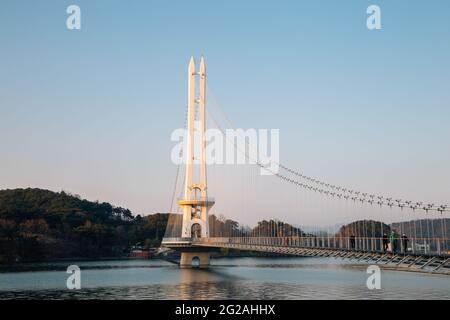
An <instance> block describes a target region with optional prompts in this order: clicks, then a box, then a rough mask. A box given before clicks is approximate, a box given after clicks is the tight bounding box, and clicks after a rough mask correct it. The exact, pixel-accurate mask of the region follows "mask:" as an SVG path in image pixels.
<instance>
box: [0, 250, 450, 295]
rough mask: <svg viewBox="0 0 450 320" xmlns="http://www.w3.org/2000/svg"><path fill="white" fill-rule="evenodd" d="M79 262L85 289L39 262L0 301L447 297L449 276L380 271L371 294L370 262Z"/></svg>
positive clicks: (10, 282) (0, 286)
mask: <svg viewBox="0 0 450 320" xmlns="http://www.w3.org/2000/svg"><path fill="white" fill-rule="evenodd" d="M71 263H73V262H71ZM74 264H76V263H74ZM79 265H80V267H81V269H82V288H83V289H82V290H79V291H70V290H67V289H66V288H65V280H66V278H67V274H66V273H65V271H64V268H63V267H64V265H59V266H57V268H56V269H55V265H54V264H52V265H49V266H48V267H49V268H51V270H50V271H48V270H47V271H42V270H40V269H41V268H44V267H45V266H43V265H40V266H39V268H38V270H40V271H36V270H35V269H34V270H33V271H28V272H25V271H24V269H22V272H8V273H0V299H11V298H14V299H183V300H191V299H199V300H202V299H450V277H449V276H442V275H440V276H438V275H427V274H418V273H408V272H395V271H383V273H382V288H383V289H382V290H374V291H370V290H368V289H367V288H366V284H365V283H366V280H367V277H368V275H367V274H366V269H365V266H363V265H353V264H348V263H339V262H338V261H335V260H332V259H301V258H295V259H292V258H290V259H283V258H276V259H274V258H262V259H255V258H235V259H217V260H215V261H214V266H212V267H211V268H208V269H179V268H178V267H177V266H175V265H172V264H169V263H165V262H161V261H109V262H90V263H79Z"/></svg>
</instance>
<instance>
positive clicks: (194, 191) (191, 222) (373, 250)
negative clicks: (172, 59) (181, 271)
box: [162, 57, 450, 273]
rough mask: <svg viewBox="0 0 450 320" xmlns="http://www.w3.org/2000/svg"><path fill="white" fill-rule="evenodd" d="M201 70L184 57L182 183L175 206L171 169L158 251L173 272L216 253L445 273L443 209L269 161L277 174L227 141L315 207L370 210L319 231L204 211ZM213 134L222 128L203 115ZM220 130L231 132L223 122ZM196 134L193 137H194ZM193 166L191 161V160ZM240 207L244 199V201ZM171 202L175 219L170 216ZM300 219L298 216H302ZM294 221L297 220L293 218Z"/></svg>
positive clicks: (449, 260)
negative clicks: (312, 198) (168, 252)
mask: <svg viewBox="0 0 450 320" xmlns="http://www.w3.org/2000/svg"><path fill="white" fill-rule="evenodd" d="M205 100H206V67H205V61H204V58H203V57H202V58H201V60H200V65H199V69H198V71H197V70H196V65H195V61H194V59H193V58H191V60H190V62H189V67H188V105H187V115H186V124H185V126H186V136H185V139H186V141H185V142H186V143H185V149H186V150H183V157H184V158H185V170H184V179H181V182H182V190H181V196H180V197H179V198H178V200H176V201H175V195H176V189H177V185H178V182H179V181H180V179H179V176H180V171H182V170H181V168H180V167H181V165H179V166H178V168H177V174H176V181H175V187H174V191H173V196H172V202H171V209H170V211H169V212H170V213H171V215H170V218H169V222H168V225H167V230H166V234H165V237H164V239H163V242H162V246H163V247H167V248H170V249H173V250H177V251H179V252H181V259H180V266H181V267H191V266H192V263H193V260H194V259H198V260H199V265H200V267H207V266H209V264H210V255H211V253H213V252H215V251H218V250H221V249H234V250H242V251H256V252H265V253H274V254H282V255H292V256H309V257H333V258H339V259H347V260H351V261H355V262H358V263H370V264H381V265H390V266H395V267H399V268H406V269H410V270H424V271H425V270H426V271H429V272H439V273H450V251H449V250H450V246H449V245H450V241H449V239H448V232H449V230H448V226H449V222H450V220H449V212H450V208H449V206H448V205H446V204H435V203H431V202H425V201H413V200H405V199H399V198H396V197H394V196H389V195H381V194H376V193H369V192H365V191H361V190H356V189H355V188H350V187H347V186H342V185H336V184H332V183H328V182H325V181H323V180H321V179H318V178H314V177H311V176H309V175H306V174H304V173H303V172H300V171H299V170H296V169H293V168H291V167H289V166H287V165H285V164H283V163H278V162H277V163H276V167H277V168H279V170H277V171H273V170H272V171H271V169H270V167H271V166H268V165H267V164H263V163H261V162H260V161H259V160H258V159H253V158H252V156H251V153H250V152H248V148H247V147H248V145H247V143H248V142H247V141H246V140H245V139H244V140H245V141H246V142H245V143H246V145H245V146H244V148H242V146H239V145H237V143H235V141H231V142H230V141H228V142H229V143H230V144H232V146H233V147H234V148H235V150H236V151H237V152H240V153H241V154H243V155H244V156H245V158H246V159H248V160H250V162H251V163H252V164H253V166H254V167H259V168H262V169H264V170H268V171H269V172H270V173H271V174H272V175H273V177H275V178H276V179H278V180H279V181H280V182H281V183H283V184H287V185H289V186H291V188H294V189H296V190H299V191H301V192H302V193H311V194H315V195H316V196H319V197H320V198H321V199H322V198H324V200H323V201H327V200H326V199H330V198H331V199H333V201H337V202H345V203H347V204H348V205H351V206H369V207H376V208H378V210H380V211H378V212H379V213H378V214H377V213H376V212H375V213H373V215H372V216H370V217H365V218H364V219H355V218H354V217H343V218H346V220H348V221H347V223H345V224H341V225H340V226H339V228H334V230H327V229H326V228H323V227H315V228H311V227H309V228H305V227H301V226H300V224H294V223H292V224H289V223H287V222H282V221H280V219H269V220H266V219H263V220H261V221H259V222H258V223H257V225H256V226H254V227H248V226H243V225H240V224H239V223H238V222H236V221H234V220H231V219H226V218H223V217H222V218H217V217H216V215H211V214H210V210H211V208H213V206H214V205H215V203H216V200H215V199H213V198H211V197H209V195H208V185H207V171H206V168H207V164H206V151H205V149H206V137H205V130H206V102H205ZM210 117H211V120H212V121H213V122H214V123H215V125H216V127H217V128H218V129H219V130H220V132H222V133H224V131H225V130H224V129H223V127H222V126H221V125H220V124H219V123H218V121H216V120H215V118H214V117H212V115H210ZM226 121H227V125H228V126H229V127H232V128H233V126H232V124H231V121H229V119H228V118H226ZM196 134H197V135H198V139H196V138H195V137H196ZM196 160H197V162H196ZM245 201H246V199H245ZM175 202H176V205H177V208H178V210H180V211H181V213H179V212H178V211H177V213H172V212H173V205H174V203H175ZM387 210H389V211H394V212H397V213H398V212H402V213H405V212H410V213H411V216H409V219H400V217H399V219H398V222H395V223H390V224H388V223H385V222H383V217H384V216H383V214H381V213H384V212H386V211H387ZM305 214H306V213H305ZM299 219H300V220H301V219H302V217H301V216H300V217H299Z"/></svg>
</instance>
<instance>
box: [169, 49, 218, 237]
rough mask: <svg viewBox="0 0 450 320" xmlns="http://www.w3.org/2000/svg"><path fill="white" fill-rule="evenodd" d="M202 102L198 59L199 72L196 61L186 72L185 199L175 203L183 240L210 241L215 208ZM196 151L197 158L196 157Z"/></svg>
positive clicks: (202, 74)
mask: <svg viewBox="0 0 450 320" xmlns="http://www.w3.org/2000/svg"><path fill="white" fill-rule="evenodd" d="M197 80H198V81H197ZM197 84H198V90H197ZM205 98H206V68H205V59H204V58H203V57H201V59H200V66H199V71H198V72H196V67H195V60H194V57H191V60H190V62H189V68H188V112H187V136H186V138H187V144H186V146H187V150H186V180H185V182H184V197H183V198H182V199H179V200H178V201H177V203H178V205H179V206H180V207H181V209H182V210H183V223H182V229H181V233H182V234H181V237H182V238H207V237H209V224H208V211H209V209H210V208H211V207H212V206H213V205H214V200H213V199H210V198H208V186H207V179H206V156H205V148H206V140H205V128H206V124H205V112H206V110H205V108H206V103H205ZM196 116H197V117H198V119H196ZM196 125H197V126H196ZM195 131H197V132H198V133H199V137H200V139H199V141H197V143H199V144H200V145H199V146H196V145H195V142H196V139H195ZM196 150H197V153H198V154H196V153H195V151H196ZM197 159H198V164H197V162H196V163H195V165H198V167H199V168H198V169H199V170H194V160H197ZM195 172H198V174H197V176H195V175H194V173H195Z"/></svg>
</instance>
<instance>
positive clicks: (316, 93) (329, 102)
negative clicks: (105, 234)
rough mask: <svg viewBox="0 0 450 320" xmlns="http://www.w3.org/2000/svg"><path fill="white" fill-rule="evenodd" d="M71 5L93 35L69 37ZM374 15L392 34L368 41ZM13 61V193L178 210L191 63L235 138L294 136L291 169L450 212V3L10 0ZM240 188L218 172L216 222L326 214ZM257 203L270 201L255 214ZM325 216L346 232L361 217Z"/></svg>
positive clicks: (0, 60) (2, 170) (0, 130)
mask: <svg viewBox="0 0 450 320" xmlns="http://www.w3.org/2000/svg"><path fill="white" fill-rule="evenodd" d="M70 4H78V5H79V6H80V7H81V11H82V30H80V31H69V30H67V29H66V26H65V20H66V17H67V14H66V12H65V11H66V7H67V6H68V5H70ZM370 4H377V5H379V6H380V7H381V13H382V30H378V31H369V30H368V29H367V28H366V17H367V15H366V8H367V6H368V5H370ZM0 48H1V50H0V137H1V143H0V153H1V156H0V188H16V187H27V186H32V187H42V188H49V189H52V190H56V191H59V190H61V189H64V190H67V191H69V192H73V193H77V194H80V195H82V196H83V197H86V198H88V199H91V200H96V199H99V200H101V201H108V202H111V203H113V204H115V205H120V206H124V207H129V208H130V209H132V210H133V211H134V212H135V213H141V214H147V213H152V212H157V211H167V210H168V207H169V203H170V195H171V192H172V186H173V181H174V174H175V166H174V165H173V164H172V163H171V162H170V149H171V148H172V146H173V143H171V142H170V134H171V132H172V131H173V130H174V129H176V128H178V127H180V126H182V125H183V118H184V112H185V111H184V110H185V105H186V68H187V62H188V60H189V57H190V56H191V55H195V56H200V55H201V54H203V55H205V57H206V64H207V73H208V86H209V88H210V89H211V90H212V91H213V92H214V96H215V100H217V103H218V104H220V106H221V108H223V109H224V110H226V112H227V114H228V116H229V118H231V119H233V121H234V123H235V124H236V125H237V126H239V127H242V128H268V129H270V128H279V129H280V138H281V150H280V153H281V161H282V162H284V163H286V164H288V165H290V166H291V167H295V168H299V169H300V170H302V171H304V172H305V173H307V174H309V175H312V176H317V177H320V178H322V179H323V180H327V181H330V182H333V183H337V184H344V185H348V186H350V187H354V188H360V189H363V190H367V191H369V192H378V193H385V194H393V195H394V196H396V197H404V198H411V199H412V200H416V199H418V200H425V201H428V200H429V201H437V202H447V203H448V202H450V196H449V195H450V165H449V163H450V147H449V144H450V143H449V141H450V59H449V57H450V2H448V1H446V0H442V1H364V0H358V1H356V0H355V1H245V2H244V1H97V0H95V1H94V0H92V1H75V0H72V1H56V0H55V1H39V2H37V1H31V0H30V1H20V0H19V1H16V0H14V1H12V0H11V1H10V0H7V1H5V0H3V1H2V2H1V4H0ZM211 110H213V109H211ZM231 176H232V175H231V174H229V175H226V177H225V178H228V179H225V178H224V179H221V180H220V184H218V183H217V181H218V180H219V177H220V173H219V171H217V172H215V170H211V176H210V180H209V181H210V182H211V188H210V193H214V192H215V193H216V194H213V196H214V197H215V198H216V201H217V206H216V210H217V213H223V214H227V215H229V216H232V217H235V218H237V219H241V220H244V221H246V222H249V223H250V222H252V221H254V220H255V219H256V217H259V216H263V217H271V216H279V215H277V214H276V210H280V208H282V209H281V210H283V211H284V212H285V213H284V216H286V218H287V219H294V218H293V217H294V215H298V213H299V211H301V210H303V212H306V211H307V212H314V210H319V209H314V208H315V207H317V206H315V205H314V204H315V202H314V201H313V200H310V198H307V199H303V198H302V199H303V200H301V201H300V200H299V199H300V198H298V197H297V195H296V194H292V192H293V191H292V190H291V187H290V186H283V185H278V184H277V182H276V181H271V178H267V179H265V180H264V179H263V178H257V179H258V180H261V179H263V180H262V181H261V184H262V186H261V184H260V185H259V186H257V187H256V186H252V183H253V182H245V183H247V184H248V190H247V191H246V192H248V197H246V199H244V200H239V201H238V200H236V199H237V198H235V197H234V194H233V191H236V190H235V188H233V187H232V183H233V182H232V181H231V178H230V177H231ZM237 176H238V179H247V178H248V177H247V176H246V175H244V174H237ZM252 177H253V176H252ZM214 178H215V180H214ZM254 179H256V178H254ZM247 180H248V179H247ZM235 183H236V184H239V185H242V184H243V183H242V182H236V180H235ZM221 188H222V189H221ZM259 192H262V194H264V198H265V199H264V201H254V204H248V203H247V202H250V201H246V200H248V199H251V198H254V199H259V197H258V196H257V195H258V194H259ZM225 193H227V194H226V195H225ZM239 194H240V195H242V192H240V193H239ZM268 194H270V195H274V197H267V195H268ZM221 197H223V198H222V199H225V198H227V199H228V198H229V199H228V201H222V202H221ZM283 197H286V199H285V201H283V203H282V204H281V203H279V200H280V199H281V198H283ZM301 197H304V195H303V194H302V195H301ZM306 197H307V195H306ZM292 198H295V199H292ZM230 201H231V202H233V203H235V206H236V208H237V209H233V210H231V209H230V208H231V207H232V206H231V205H230ZM240 201H246V206H248V207H247V208H246V209H245V213H244V212H243V211H242V210H244V209H240V208H242V206H241V205H240V203H241V202H240ZM298 201H300V202H302V203H306V202H308V201H309V202H311V203H310V205H308V206H307V207H306V208H303V209H301V210H300V209H299V207H298ZM317 201H320V200H317ZM225 202H226V205H224V203H225ZM313 202H314V203H313ZM323 205H324V204H323V203H320V206H323ZM320 210H322V211H321V212H326V215H329V216H333V217H334V218H333V219H334V220H336V221H341V220H342V219H341V218H340V215H339V214H340V213H339V212H341V211H342V210H344V211H345V210H347V209H345V208H344V209H342V208H341V209H335V208H331V209H330V208H328V207H327V208H325V209H324V208H322V209H320ZM228 211H231V212H228ZM328 220H330V219H328ZM307 221H309V220H308V218H306V217H305V222H307ZM312 222H315V221H313V220H311V223H312Z"/></svg>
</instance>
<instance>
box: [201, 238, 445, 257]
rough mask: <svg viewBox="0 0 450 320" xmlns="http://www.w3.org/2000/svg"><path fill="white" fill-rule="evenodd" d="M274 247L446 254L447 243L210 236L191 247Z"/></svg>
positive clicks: (429, 239)
mask: <svg viewBox="0 0 450 320" xmlns="http://www.w3.org/2000/svg"><path fill="white" fill-rule="evenodd" d="M195 243H197V244H216V245H221V244H222V245H226V244H233V245H245V246H277V247H298V248H311V249H339V250H355V251H366V252H394V253H403V254H424V255H439V256H448V255H449V251H448V250H449V241H448V239H445V238H408V241H407V243H406V247H405V243H404V241H402V239H401V238H397V239H396V240H395V241H393V243H392V242H391V241H387V240H386V238H375V237H333V236H323V237H317V236H309V237H211V238H200V239H196V240H194V241H193V244H195Z"/></svg>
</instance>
